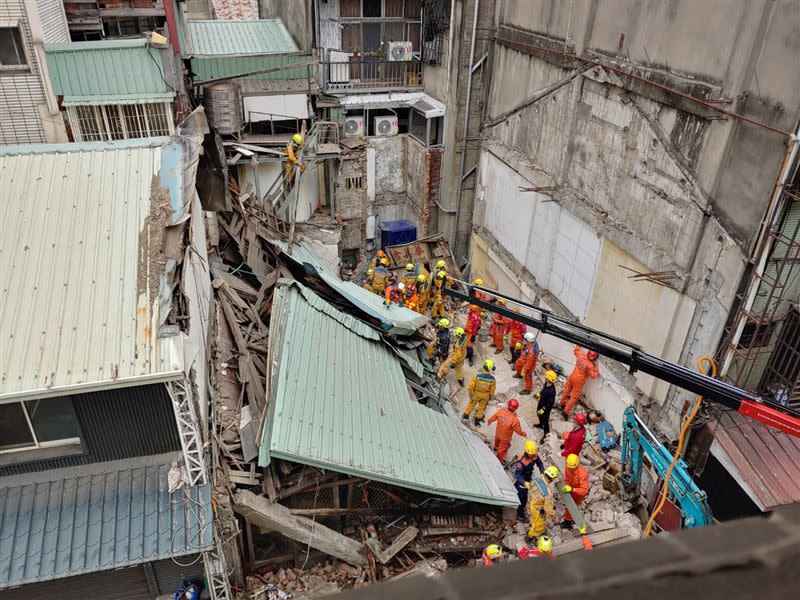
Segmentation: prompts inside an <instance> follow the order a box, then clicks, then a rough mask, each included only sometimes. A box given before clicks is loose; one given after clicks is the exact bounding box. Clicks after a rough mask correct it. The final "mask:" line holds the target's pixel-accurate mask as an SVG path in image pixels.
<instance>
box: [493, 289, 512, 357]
mask: <svg viewBox="0 0 800 600" xmlns="http://www.w3.org/2000/svg"><path fill="white" fill-rule="evenodd" d="M497 304H499V305H500V306H505V305H506V301H505V300H504V299H503V298H498V299H497ZM508 321H509V319H508V318H507V317H505V316H503V315H501V314H500V313H494V315H493V316H492V324H491V326H490V327H489V335H490V336H491V338H492V343H491V344H489V345H490V346H493V347H494V348H495V351H494V353H495V354H500V353H501V352H502V351H503V349H504V348H505V346H504V344H503V336H504V335H505V333H506V325H507V324H508Z"/></svg>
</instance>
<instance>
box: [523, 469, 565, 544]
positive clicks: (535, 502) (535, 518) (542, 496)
mask: <svg viewBox="0 0 800 600" xmlns="http://www.w3.org/2000/svg"><path fill="white" fill-rule="evenodd" d="M556 477H558V467H555V466H552V465H551V466H549V467H547V468H546V469H545V470H544V473H542V476H541V477H532V478H531V483H530V485H529V486H528V508H529V509H530V511H531V526H530V529H528V539H535V538H537V537H539V536H540V535H542V534H543V533H544V532H545V531H546V529H547V517H550V520H553V519H554V518H555V516H556V508H555V505H554V504H553V488H552V487H551V485H550V484H552V483H553V481H554V480H555V478H556Z"/></svg>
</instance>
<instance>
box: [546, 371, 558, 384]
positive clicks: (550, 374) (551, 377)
mask: <svg viewBox="0 0 800 600" xmlns="http://www.w3.org/2000/svg"><path fill="white" fill-rule="evenodd" d="M544 378H545V381H549V382H550V383H555V382H556V381H558V375H557V374H556V372H555V371H545V372H544Z"/></svg>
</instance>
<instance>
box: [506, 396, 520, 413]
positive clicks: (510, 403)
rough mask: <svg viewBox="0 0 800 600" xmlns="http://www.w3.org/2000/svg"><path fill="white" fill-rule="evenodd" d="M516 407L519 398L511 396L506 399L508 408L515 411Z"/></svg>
mask: <svg viewBox="0 0 800 600" xmlns="http://www.w3.org/2000/svg"><path fill="white" fill-rule="evenodd" d="M518 408H519V400H517V399H516V398H512V399H511V400H509V401H508V410H510V411H511V412H517V409H518Z"/></svg>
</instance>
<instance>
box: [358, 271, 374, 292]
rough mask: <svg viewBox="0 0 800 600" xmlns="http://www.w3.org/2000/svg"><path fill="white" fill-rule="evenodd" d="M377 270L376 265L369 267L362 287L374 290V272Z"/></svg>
mask: <svg viewBox="0 0 800 600" xmlns="http://www.w3.org/2000/svg"><path fill="white" fill-rule="evenodd" d="M374 272H375V269H374V267H370V268H369V269H367V275H366V277H364V283H363V285H362V286H361V287H363V288H364V289H365V290H369V291H372V274H373V273H374Z"/></svg>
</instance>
